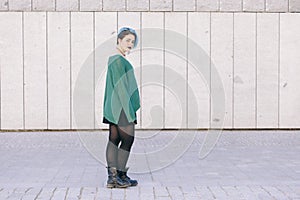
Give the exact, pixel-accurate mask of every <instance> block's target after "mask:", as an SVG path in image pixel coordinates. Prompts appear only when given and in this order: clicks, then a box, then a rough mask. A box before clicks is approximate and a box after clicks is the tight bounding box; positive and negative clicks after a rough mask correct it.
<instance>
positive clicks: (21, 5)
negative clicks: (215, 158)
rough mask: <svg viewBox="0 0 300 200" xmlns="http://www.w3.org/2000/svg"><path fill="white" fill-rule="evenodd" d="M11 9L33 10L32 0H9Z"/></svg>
mask: <svg viewBox="0 0 300 200" xmlns="http://www.w3.org/2000/svg"><path fill="white" fill-rule="evenodd" d="M8 5H9V10H10V11H31V0H23V1H19V0H9V2H8Z"/></svg>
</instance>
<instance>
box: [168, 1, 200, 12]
mask: <svg viewBox="0 0 300 200" xmlns="http://www.w3.org/2000/svg"><path fill="white" fill-rule="evenodd" d="M173 4H174V5H173V8H174V11H195V9H196V5H195V0H173Z"/></svg>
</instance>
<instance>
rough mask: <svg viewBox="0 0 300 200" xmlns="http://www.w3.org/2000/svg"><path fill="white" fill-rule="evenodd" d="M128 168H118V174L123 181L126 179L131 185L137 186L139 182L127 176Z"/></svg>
mask: <svg viewBox="0 0 300 200" xmlns="http://www.w3.org/2000/svg"><path fill="white" fill-rule="evenodd" d="M127 171H128V168H125V169H124V170H118V175H119V177H120V178H121V179H122V181H125V182H127V183H129V186H136V185H137V184H138V182H137V180H133V179H131V178H129V177H128V176H127Z"/></svg>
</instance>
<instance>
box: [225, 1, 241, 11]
mask: <svg viewBox="0 0 300 200" xmlns="http://www.w3.org/2000/svg"><path fill="white" fill-rule="evenodd" d="M242 7H243V5H242V0H220V11H242Z"/></svg>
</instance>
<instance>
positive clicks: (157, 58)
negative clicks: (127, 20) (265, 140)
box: [141, 12, 164, 129]
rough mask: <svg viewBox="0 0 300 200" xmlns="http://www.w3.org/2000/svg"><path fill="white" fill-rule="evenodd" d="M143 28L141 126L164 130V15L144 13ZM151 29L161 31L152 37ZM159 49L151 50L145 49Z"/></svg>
mask: <svg viewBox="0 0 300 200" xmlns="http://www.w3.org/2000/svg"><path fill="white" fill-rule="evenodd" d="M142 27H143V29H145V32H144V31H143V32H142V37H143V38H142V43H141V45H142V46H141V48H142V49H143V51H142V57H141V58H142V74H141V78H142V84H141V86H142V87H141V94H142V95H141V96H142V100H141V103H142V104H141V116H142V118H141V119H142V121H141V125H142V128H143V129H147V128H163V126H164V123H163V122H164V103H163V101H164V99H163V97H164V92H163V90H164V85H163V84H164V81H163V79H164V77H163V75H164V61H163V60H164V58H163V56H164V52H163V44H164V41H163V40H164V35H163V13H160V12H157V13H143V15H142ZM150 28H153V29H154V28H155V29H160V30H161V33H159V34H158V35H156V34H155V35H152V34H151V32H150V31H149V29H150ZM153 46H155V47H158V48H157V49H149V48H145V47H153Z"/></svg>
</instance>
